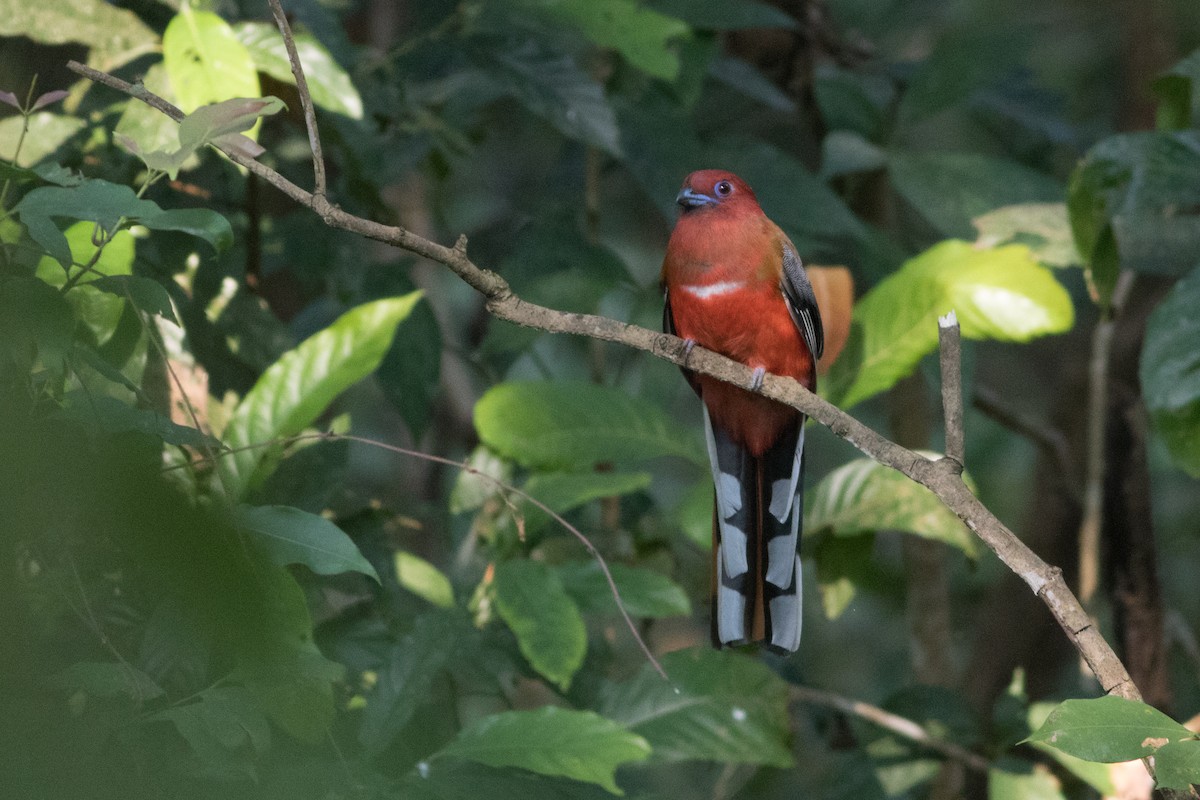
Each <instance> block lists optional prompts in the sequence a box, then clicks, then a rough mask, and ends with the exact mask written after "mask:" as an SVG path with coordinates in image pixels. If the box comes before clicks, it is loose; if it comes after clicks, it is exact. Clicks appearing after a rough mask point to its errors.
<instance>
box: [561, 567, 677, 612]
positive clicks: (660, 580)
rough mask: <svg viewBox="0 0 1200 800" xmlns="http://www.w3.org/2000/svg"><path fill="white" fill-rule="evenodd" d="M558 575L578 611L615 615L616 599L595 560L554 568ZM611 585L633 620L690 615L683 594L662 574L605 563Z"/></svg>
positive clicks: (641, 568) (642, 568) (640, 568)
mask: <svg viewBox="0 0 1200 800" xmlns="http://www.w3.org/2000/svg"><path fill="white" fill-rule="evenodd" d="M557 569H558V574H559V577H560V578H561V579H562V584H563V586H564V587H566V590H567V594H569V595H571V597H572V598H573V599H574V600H575V602H576V604H578V606H579V608H580V610H582V611H603V612H609V613H611V612H615V611H616V610H617V604H616V600H614V599H613V594H612V587H610V586H609V585H608V581H607V580H606V579H605V577H604V571H603V570H601V569H600V565H599V564H598V563H596V562H595V561H584V562H573V563H569V564H561V565H559V566H558V568H557ZM608 569H609V571H610V572H611V573H612V578H613V582H614V583H616V585H617V591H618V593H619V594H620V595H621V604H622V605H624V606H625V610H626V611H628V612H629V614H630V616H633V617H652V618H661V617H678V616H683V615H687V614H690V613H692V604H691V602H690V601H689V600H688V597H687V593H686V592H684V591H683V589H682V588H681V587H680V586H679V584H677V583H675V582H674V581H673V580H671V579H670V578H668V577H667V576H666V575H663V574H661V573H658V572H655V571H654V570H651V569H646V568H644V567H629V566H626V565H625V564H609V565H608Z"/></svg>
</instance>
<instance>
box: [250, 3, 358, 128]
mask: <svg viewBox="0 0 1200 800" xmlns="http://www.w3.org/2000/svg"><path fill="white" fill-rule="evenodd" d="M233 32H234V35H235V36H237V38H238V41H239V42H241V43H242V45H243V46H244V47H245V48H246V51H247V52H248V53H249V54H250V57H251V58H252V59H254V65H255V66H256V67H258V70H259V72H265V73H266V74H268V75H270V76H271V77H272V78H274V79H275V80H277V81H282V82H284V83H288V84H291V85H293V86H294V85H295V84H296V77H295V76H294V75H293V74H292V66H291V62H289V61H288V54H287V48H286V47H285V45H284V43H283V36H282V35H281V34H280V33H279V29H278V28H276V27H275V26H274V25H273V24H269V23H266V22H241V23H238V24H237V25H235V26H234V27H233ZM294 38H295V41H296V52H297V53H298V54H299V56H300V63H301V64H302V65H303V66H304V77H305V79H306V80H307V82H308V91H309V93H310V94H311V95H312V101H313V103H314V104H315V105H317V106H319V107H321V108H324V109H326V110H329V111H333V112H336V113H338V114H344V115H346V116H347V117H350V118H351V119H362V114H363V104H362V97H360V96H359V94H358V90H357V89H355V88H354V84H353V83H352V82H351V81H350V76H349V75H348V74H346V71H345V70H344V69H342V67H341V65H340V64H338V63H337V61H335V60H334V58H333V56H332V55H331V54H330V53H329V51H328V50H326V49H325V46H324V45H322V44H321V43H320V42H319V41H317V39H316V37H314V36H313V35H312V34H310V33H296V34H295V37H294Z"/></svg>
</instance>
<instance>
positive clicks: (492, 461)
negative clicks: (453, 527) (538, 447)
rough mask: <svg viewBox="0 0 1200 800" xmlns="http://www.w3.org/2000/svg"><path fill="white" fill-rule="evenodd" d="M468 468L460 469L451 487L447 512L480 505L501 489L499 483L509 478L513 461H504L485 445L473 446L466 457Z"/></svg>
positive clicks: (464, 511) (462, 512) (510, 477)
mask: <svg viewBox="0 0 1200 800" xmlns="http://www.w3.org/2000/svg"><path fill="white" fill-rule="evenodd" d="M466 463H467V467H468V469H464V470H459V473H458V477H457V478H456V479H455V481H454V488H453V489H451V490H450V513H451V514H464V513H466V512H468V511H475V510H477V509H480V508H482V507H483V504H484V503H486V502H487V501H488V500H489V499H490V498H492V497H495V496H497V495H498V494H500V493H501V491H502V490H501V489H500V488H499V486H498V483H509V482H510V480H511V479H512V462H509V461H505V460H504V459H503V458H500V457H499V456H498V455H496V454H495V453H493V452H492V451H491V450H489V449H488V448H487V447H485V446H484V445H480V446H479V447H476V448H475V450H474V451H473V452H472V453H471V455H470V456H469V457H468V458H467V462H466Z"/></svg>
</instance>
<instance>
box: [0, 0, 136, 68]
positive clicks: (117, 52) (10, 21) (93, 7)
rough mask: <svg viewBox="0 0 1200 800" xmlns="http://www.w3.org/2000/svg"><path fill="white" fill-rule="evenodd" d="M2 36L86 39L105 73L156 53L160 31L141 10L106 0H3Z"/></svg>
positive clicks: (0, 13)
mask: <svg viewBox="0 0 1200 800" xmlns="http://www.w3.org/2000/svg"><path fill="white" fill-rule="evenodd" d="M0 36H28V37H29V38H30V39H32V40H34V41H35V42H41V43H44V44H64V43H66V42H79V43H81V44H85V45H87V46H88V48H89V52H88V63H89V64H91V65H92V66H94V67H96V68H97V69H100V70H104V71H105V72H109V71H112V70H114V69H116V68H117V67H119V66H121V65H122V64H126V63H128V62H130V61H132V60H133V59H135V58H137V57H138V56H140V55H144V54H146V53H150V52H152V51H153V50H154V48H155V46H156V45H157V44H158V35H157V34H156V33H155V32H154V31H153V30H151V29H150V28H149V27H147V25H146V24H145V23H144V22H142V20H141V19H140V18H139V17H138V15H137V14H135V13H133V12H132V11H130V10H128V9H124V8H117V7H115V6H113V5H112V4H111V3H106V2H104V0H55V2H52V3H51V2H31V1H30V0H0Z"/></svg>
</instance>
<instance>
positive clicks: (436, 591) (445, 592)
mask: <svg viewBox="0 0 1200 800" xmlns="http://www.w3.org/2000/svg"><path fill="white" fill-rule="evenodd" d="M392 562H393V564H394V566H395V568H396V582H397V583H399V584H400V585H401V586H403V587H404V588H405V589H408V590H409V591H410V592H412V593H413V594H415V595H417V596H418V597H422V598H424V599H426V600H428V601H429V602H431V603H433V604H434V605H435V606H440V607H442V608H452V607H453V606H454V588H453V587H452V586H451V585H450V581H449V579H447V578H446V576H445V575H444V574H442V571H441V570H440V569H438V568H437V567H435V566H434V565H433V564H430V563H429V562H428V561H426V560H425V559H423V558H421V557H420V556H418V555H415V554H413V553H410V552H408V551H407V550H397V551H396V554H395V555H394V556H393V557H392Z"/></svg>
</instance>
